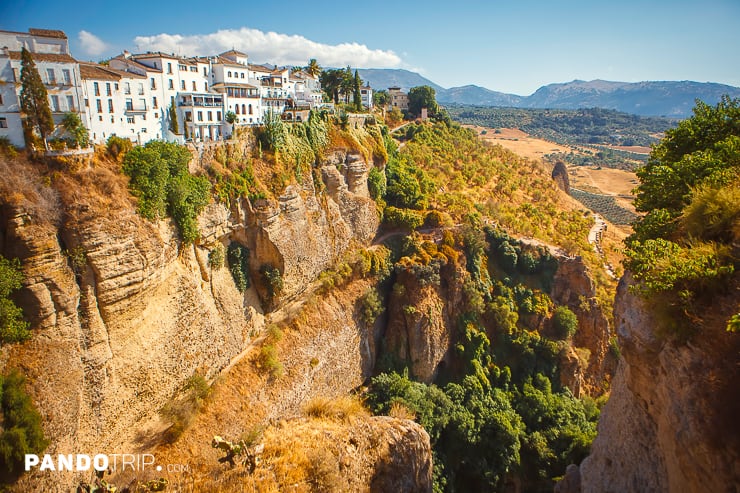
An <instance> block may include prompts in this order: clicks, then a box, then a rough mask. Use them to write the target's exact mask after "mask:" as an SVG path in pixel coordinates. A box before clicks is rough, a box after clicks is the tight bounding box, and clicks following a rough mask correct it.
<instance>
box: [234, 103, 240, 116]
mask: <svg viewBox="0 0 740 493" xmlns="http://www.w3.org/2000/svg"><path fill="white" fill-rule="evenodd" d="M234 110H235V111H234V113H236V114H237V115H238V114H239V105H238V104H235V105H234Z"/></svg>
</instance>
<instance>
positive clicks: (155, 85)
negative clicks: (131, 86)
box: [149, 77, 157, 89]
mask: <svg viewBox="0 0 740 493" xmlns="http://www.w3.org/2000/svg"><path fill="white" fill-rule="evenodd" d="M149 87H151V88H152V89H156V88H157V82H156V81H155V80H154V77H152V78H151V79H149Z"/></svg>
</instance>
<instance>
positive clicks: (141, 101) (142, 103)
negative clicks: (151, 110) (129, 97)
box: [139, 98, 146, 111]
mask: <svg viewBox="0 0 740 493" xmlns="http://www.w3.org/2000/svg"><path fill="white" fill-rule="evenodd" d="M139 106H140V108H139V109H140V110H143V111H146V99H144V98H141V99H139Z"/></svg>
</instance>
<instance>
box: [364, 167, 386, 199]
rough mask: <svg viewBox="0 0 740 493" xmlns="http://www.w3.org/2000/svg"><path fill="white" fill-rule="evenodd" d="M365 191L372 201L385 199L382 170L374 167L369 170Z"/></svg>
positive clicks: (383, 173) (384, 181)
mask: <svg viewBox="0 0 740 493" xmlns="http://www.w3.org/2000/svg"><path fill="white" fill-rule="evenodd" d="M367 189H368V191H369V192H370V197H371V198H372V199H373V200H378V199H382V198H383V197H385V193H386V189H387V181H386V178H385V172H384V171H383V170H382V169H380V168H378V167H376V166H373V167H372V168H370V173H368V176H367Z"/></svg>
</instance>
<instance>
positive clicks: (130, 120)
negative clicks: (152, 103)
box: [126, 115, 136, 123]
mask: <svg viewBox="0 0 740 493" xmlns="http://www.w3.org/2000/svg"><path fill="white" fill-rule="evenodd" d="M126 122H128V123H135V122H136V119H135V118H134V115H131V116H127V117H126Z"/></svg>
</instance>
